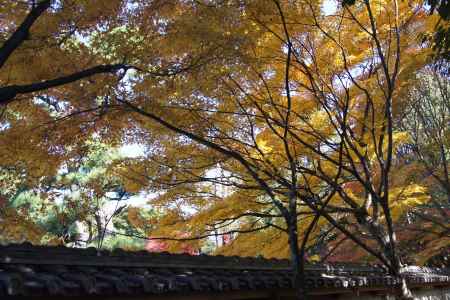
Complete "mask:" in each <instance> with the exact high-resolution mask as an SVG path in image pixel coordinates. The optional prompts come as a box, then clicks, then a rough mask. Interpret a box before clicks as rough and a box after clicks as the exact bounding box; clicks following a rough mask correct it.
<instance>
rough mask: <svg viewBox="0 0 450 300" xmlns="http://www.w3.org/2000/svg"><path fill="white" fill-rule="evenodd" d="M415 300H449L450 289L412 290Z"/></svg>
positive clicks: (365, 298)
mask: <svg viewBox="0 0 450 300" xmlns="http://www.w3.org/2000/svg"><path fill="white" fill-rule="evenodd" d="M412 292H413V295H414V299H415V300H450V287H446V288H442V289H422V290H413V291H412ZM339 299H342V300H395V297H394V296H374V295H365V294H361V295H359V296H356V295H351V296H350V295H349V296H341V297H339Z"/></svg>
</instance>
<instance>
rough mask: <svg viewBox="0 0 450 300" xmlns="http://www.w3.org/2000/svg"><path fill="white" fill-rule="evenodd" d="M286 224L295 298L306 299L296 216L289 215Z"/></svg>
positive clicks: (302, 257)
mask: <svg viewBox="0 0 450 300" xmlns="http://www.w3.org/2000/svg"><path fill="white" fill-rule="evenodd" d="M288 225H289V226H288V234H289V249H290V256H291V267H292V272H293V275H294V288H295V293H296V299H297V300H306V299H307V290H306V288H305V267H304V255H303V254H301V253H300V249H299V246H298V231H297V216H294V217H292V216H291V218H290V220H289V222H288Z"/></svg>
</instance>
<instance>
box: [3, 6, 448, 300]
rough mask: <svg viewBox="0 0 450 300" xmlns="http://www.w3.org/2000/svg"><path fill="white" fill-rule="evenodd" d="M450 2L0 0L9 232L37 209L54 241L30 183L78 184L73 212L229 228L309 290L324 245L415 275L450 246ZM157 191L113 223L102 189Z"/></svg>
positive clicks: (200, 232) (187, 238)
mask: <svg viewBox="0 0 450 300" xmlns="http://www.w3.org/2000/svg"><path fill="white" fill-rule="evenodd" d="M94 2H95V3H94ZM447 6H448V3H447V1H438V2H436V1H419V0H417V1H396V0H392V1H384V0H383V1H382V0H379V1H369V0H360V1H333V0H324V1H319V0H317V1H316V0H314V1H313V0H298V1H282V0H245V1H209V0H192V1H177V0H161V1H159V0H112V1H111V0H109V1H78V0H77V1H75V0H64V1H51V0H45V1H42V0H41V1H3V2H1V3H0V15H1V17H2V19H1V21H0V22H1V24H2V26H1V29H0V44H1V48H0V69H1V71H2V72H1V73H0V144H1V147H0V161H1V164H0V178H1V182H0V184H1V186H2V190H1V191H0V196H1V199H2V202H1V203H0V205H1V208H2V219H1V227H0V228H2V232H7V230H9V229H10V228H16V229H17V223H18V221H17V220H18V218H22V219H24V220H27V222H30V226H29V228H30V230H35V231H32V233H30V234H29V235H26V236H23V237H21V238H24V239H30V240H32V241H33V242H39V241H38V240H37V239H36V238H35V237H37V236H39V234H41V235H42V234H44V232H45V231H46V230H47V232H49V231H51V230H50V228H47V229H45V226H44V227H43V226H38V227H34V224H31V223H33V218H37V217H36V216H35V214H38V213H39V212H37V211H36V210H34V211H29V210H28V209H27V210H26V211H22V212H21V211H20V210H19V209H18V206H14V205H13V203H14V201H16V200H15V199H17V195H19V194H21V193H23V192H24V191H26V192H27V193H31V191H32V193H34V194H33V195H34V196H33V197H38V198H39V199H41V200H40V201H43V203H47V202H48V199H51V197H52V193H56V192H58V191H61V190H68V189H70V190H72V191H74V190H76V191H77V196H76V197H75V198H71V199H72V200H73V201H72V200H71V203H72V202H73V204H72V205H74V206H73V207H74V208H73V209H71V211H70V212H71V213H72V214H73V216H72V217H71V218H69V216H68V215H67V218H68V219H70V220H71V222H72V223H73V222H75V220H79V219H80V217H81V216H82V218H81V219H82V220H83V222H86V224H87V226H88V228H90V227H89V226H93V225H92V224H96V226H97V228H96V229H95V230H94V229H92V228H90V229H89V230H88V231H89V232H90V234H89V240H90V241H93V240H96V241H103V238H104V237H105V233H106V231H107V225H106V223H108V224H109V223H111V224H113V225H114V227H115V229H116V230H118V231H120V232H117V233H120V234H121V236H131V237H134V238H136V237H138V238H142V239H143V240H146V239H147V240H150V242H151V241H160V240H164V243H165V244H164V249H165V250H170V251H175V252H176V251H179V252H180V251H185V250H186V249H188V248H189V250H188V252H190V253H194V252H195V251H193V250H192V249H200V248H202V245H204V244H205V243H207V242H205V241H208V239H210V240H209V241H211V238H214V237H217V236H220V235H223V236H226V237H227V241H226V242H223V243H218V242H216V246H217V247H216V249H215V251H216V253H223V254H237V255H255V256H256V255H263V256H266V257H290V258H291V260H292V262H293V266H294V270H295V274H297V277H296V280H297V284H298V286H299V287H301V286H302V280H303V276H302V272H303V269H302V268H303V265H304V262H305V261H307V260H310V261H336V260H352V261H377V262H380V263H381V264H383V265H384V266H385V267H386V268H387V269H388V270H389V271H390V272H391V274H392V275H394V276H399V277H401V270H402V266H403V264H404V263H416V264H424V263H436V258H437V257H441V258H445V257H446V255H448V249H449V245H450V237H449V234H450V231H449V224H448V219H449V218H448V216H449V213H450V210H449V209H450V207H449V205H450V202H449V201H450V200H449V199H450V198H449V195H450V188H449V172H448V168H449V157H448V156H449V139H448V137H449V126H448V124H449V104H450V103H449V97H448V88H449V78H448V73H447V72H445V71H443V68H441V67H442V66H443V65H444V66H445V64H447V62H445V55H447V54H446V52H445V51H448V49H447V50H445V49H446V48H445V47H446V46H445V45H446V41H447V40H448V38H447V37H446V35H445V34H444V35H442V33H441V32H442V31H446V30H448V15H446V10H445V7H447ZM435 11H437V12H438V13H433V12H435ZM430 36H432V37H434V39H430V38H427V37H430ZM447 42H448V41H447ZM437 65H439V66H441V67H439V68H437V67H435V66H437ZM93 141H95V142H93ZM124 145H134V146H135V147H138V148H140V149H142V153H141V154H140V155H137V156H134V157H126V156H124V157H119V156H117V155H116V154H117V153H116V152H117V151H119V150H117V149H120V148H121V147H123V146H124ZM115 151H116V152H115ZM115 153H116V154H115ZM64 172H65V173H64ZM63 173H64V175H62V174H63ZM140 192H146V194H147V195H149V196H148V198H149V199H148V204H149V205H150V206H151V209H152V210H151V211H141V210H143V209H142V208H137V207H133V206H127V205H124V206H121V205H119V206H117V207H116V208H117V213H116V212H115V211H114V212H113V214H112V216H113V217H115V219H114V220H113V219H111V218H112V217H111V218H110V219H105V220H106V223H105V221H101V220H100V221H99V216H98V215H96V212H95V208H98V206H99V204H100V202H102V203H103V202H105V201H108V198H114V199H115V201H117V202H118V203H119V200H120V201H121V200H126V199H127V198H128V197H129V196H130V195H133V194H139V193H140ZM30 195H31V194H30ZM118 197H119V198H118ZM69 198H70V197H69ZM66 199H67V197H66ZM117 199H119V200H117ZM30 201H31V200H30ZM46 201H47V202H46ZM125 202H126V201H125ZM46 205H47V204H44V205H43V207H44V209H43V212H44V211H45V210H46V209H47V207H46ZM58 205H61V204H58ZM80 207H82V208H83V209H84V210H83V209H81V210H80V209H75V208H80ZM88 211H89V212H90V213H91V217H90V218H89V217H87V215H88V214H89V212H88ZM30 216H32V217H30ZM125 216H126V217H125ZM89 222H90V223H89ZM34 223H36V222H34ZM47 223H48V224H51V222H50V221H49V222H47ZM26 224H27V223H23V226H26ZM89 224H91V225H89ZM31 228H33V229H31ZM36 230H37V231H39V232H41V231H42V233H37V231H36ZM52 230H53V232H55V230H56V229H52ZM56 231H57V230H56ZM12 232H14V230H13V231H12ZM30 232H31V231H30ZM94 233H95V235H96V236H95V237H94ZM74 234H75V233H74ZM2 235H4V234H2ZM12 236H14V235H13V234H12ZM72 236H73V235H72ZM31 237H33V239H31ZM417 237H418V238H417ZM216 240H217V239H216ZM180 241H181V242H180ZM224 241H225V240H224ZM219 244H220V245H219ZM98 245H101V242H99V244H98ZM141 246H142V245H141ZM150 246H151V245H150ZM150 246H149V247H147V248H148V249H153V248H155V247H153V248H152V247H150ZM355 247H356V249H358V250H357V251H354V252H353V253H354V255H353V256H352V257H348V253H349V251H348V249H349V248H355ZM411 247H413V248H414V249H417V252H412V251H406V249H409V248H411ZM156 248H157V247H156ZM183 249H184V250H183ZM191 250H192V251H191ZM437 262H438V263H442V260H437ZM304 292H305V291H301V289H300V291H299V295H301V294H303V293H304ZM403 294H404V296H408V291H407V288H406V286H403Z"/></svg>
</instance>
